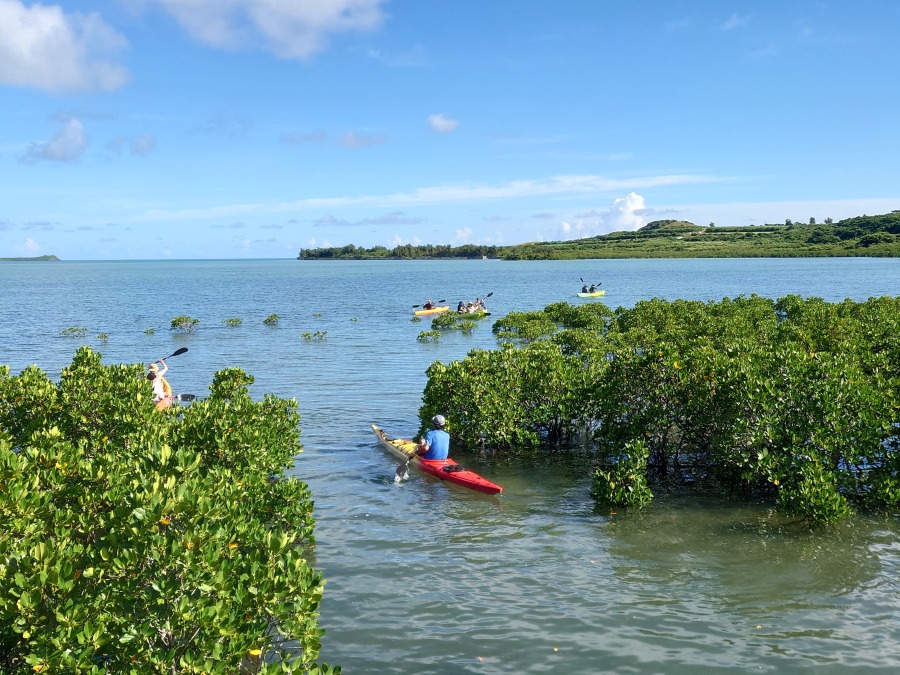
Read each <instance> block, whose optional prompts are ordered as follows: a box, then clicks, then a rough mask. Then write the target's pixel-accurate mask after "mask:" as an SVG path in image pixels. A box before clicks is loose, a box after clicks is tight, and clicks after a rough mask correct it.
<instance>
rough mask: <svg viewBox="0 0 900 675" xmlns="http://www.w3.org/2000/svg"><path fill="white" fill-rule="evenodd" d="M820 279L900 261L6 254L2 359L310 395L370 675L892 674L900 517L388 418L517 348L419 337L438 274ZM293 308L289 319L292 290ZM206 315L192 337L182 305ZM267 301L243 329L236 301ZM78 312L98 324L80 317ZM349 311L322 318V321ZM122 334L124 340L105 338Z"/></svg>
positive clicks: (748, 282)
mask: <svg viewBox="0 0 900 675" xmlns="http://www.w3.org/2000/svg"><path fill="white" fill-rule="evenodd" d="M581 278H583V279H584V280H585V281H586V282H588V283H596V282H602V287H603V288H605V289H606V290H607V296H606V297H605V298H602V299H601V300H602V301H603V302H605V303H606V304H607V305H609V306H611V307H616V306H619V305H622V306H631V305H633V304H634V303H635V302H637V301H638V300H641V299H645V298H650V297H664V298H669V299H675V298H691V299H702V300H718V299H721V298H723V297H726V296H727V297H735V296H737V295H740V294H745V295H749V294H751V293H756V294H759V295H764V296H768V297H780V296H783V295H786V294H790V293H794V294H799V295H803V296H817V297H822V298H825V299H826V300H831V301H837V300H843V299H844V298H846V297H849V298H852V299H855V300H864V299H866V298H868V297H871V296H879V295H900V261H898V260H877V259H805V260H781V259H779V260H759V259H752V260H743V259H741V260H642V261H635V260H621V261H566V262H519V263H505V262H500V261H481V260H477V261H433V262H388V261H378V262H325V261H316V262H299V261H293V260H284V261H177V262H166V261H151V262H84V263H79V262H61V263H0V288H2V289H3V293H2V296H0V363H5V364H9V365H10V366H11V368H12V370H13V372H19V371H20V370H21V369H22V368H24V367H25V366H27V365H29V364H31V363H37V364H38V365H40V366H41V367H42V368H43V369H44V370H45V371H47V373H48V374H49V375H50V376H51V377H54V378H56V377H58V376H59V371H60V369H61V368H62V367H64V366H65V365H67V364H68V363H69V362H70V361H71V356H72V353H73V352H74V350H75V349H76V348H77V346H78V345H80V344H82V343H89V344H92V345H93V346H94V347H95V349H97V350H98V351H100V352H101V353H102V354H103V356H104V360H105V361H106V362H110V363H112V362H129V363H130V362H141V361H144V362H149V361H151V360H153V359H156V358H159V357H161V356H165V355H167V354H170V353H172V352H174V351H175V349H177V348H179V347H182V346H186V347H188V349H189V351H188V352H187V353H186V354H183V355H181V356H178V357H174V358H173V359H171V361H170V362H169V365H170V371H169V376H168V379H169V380H170V381H171V383H172V385H173V388H174V389H175V391H176V392H180V393H194V394H198V395H203V394H204V393H205V392H206V389H207V387H208V385H209V382H210V381H211V378H212V374H213V373H214V372H215V371H216V370H219V369H220V368H223V367H226V366H240V367H242V368H244V369H245V370H247V371H248V372H250V373H251V374H253V375H254V376H255V378H256V384H254V386H253V387H252V392H253V393H254V395H255V396H261V395H262V394H263V393H266V392H272V393H275V394H278V395H280V396H288V397H296V398H297V399H298V400H299V402H300V410H301V414H302V416H303V419H302V436H303V443H304V446H305V451H304V453H303V454H301V455H300V456H299V457H298V460H297V463H296V472H297V474H298V475H300V476H301V477H302V478H303V479H304V480H306V481H308V482H309V484H310V486H311V487H312V490H313V493H314V496H315V500H316V517H317V539H318V546H317V548H316V560H315V564H316V565H317V567H319V568H320V569H322V570H323V571H324V574H325V576H326V578H327V580H328V581H327V585H326V592H325V599H324V601H323V605H322V616H321V623H322V626H323V627H324V628H325V629H327V631H328V633H327V635H326V636H325V638H324V642H323V649H322V658H323V659H324V660H327V661H328V662H331V663H335V664H340V665H342V666H343V667H344V672H346V673H549V672H553V673H569V672H572V673H575V672H577V673H600V672H615V673H697V672H708V673H722V672H725V673H729V672H733V673H743V672H764V673H765V672H772V673H774V672H778V673H784V672H801V671H802V672H811V671H812V672H816V673H819V672H826V673H832V672H833V673H838V672H845V671H847V670H853V671H855V672H873V673H874V672H888V671H891V670H896V669H897V668H900V621H898V612H900V593H898V590H900V582H898V578H900V577H898V573H900V564H898V557H900V556H898V554H900V522H898V519H896V518H894V519H877V518H860V519H856V520H854V521H853V522H851V523H846V524H844V525H841V526H840V527H838V528H836V529H834V530H833V531H829V532H809V531H807V530H805V529H804V528H801V527H796V526H795V525H791V524H790V523H786V522H784V521H783V520H782V519H780V518H779V517H778V516H777V515H776V514H774V513H771V512H770V511H768V510H766V509H761V508H758V507H736V506H726V505H722V504H716V503H703V502H698V501H676V502H660V503H656V504H655V505H654V506H653V507H652V508H650V509H648V510H646V511H645V512H642V513H635V514H626V513H619V514H610V513H608V512H604V511H598V510H596V509H595V508H594V505H593V502H592V501H591V499H590V496H589V488H590V485H589V478H588V475H587V473H588V472H587V471H586V468H585V466H584V465H583V464H582V463H581V462H579V461H577V460H575V459H565V460H563V459H560V458H553V457H545V458H535V459H531V460H527V461H509V460H505V459H503V458H496V457H485V456H480V455H479V454H478V453H477V452H469V451H466V450H465V449H455V450H454V456H455V457H456V458H457V459H461V460H462V461H463V462H464V463H465V464H466V465H468V466H470V467H471V468H474V469H476V470H478V471H480V472H482V473H484V474H485V475H486V476H488V477H489V478H491V479H492V480H494V481H495V482H498V483H500V484H501V485H503V486H504V494H503V495H502V497H500V498H491V497H485V496H482V495H479V494H476V493H470V492H467V491H464V490H462V489H457V488H449V487H447V486H446V485H445V484H442V483H436V482H433V481H432V480H430V479H427V478H425V477H423V476H421V475H418V474H415V473H413V475H412V477H411V478H410V480H409V481H407V482H405V483H403V484H400V485H397V484H395V483H394V482H393V476H394V470H395V468H396V461H395V460H394V459H392V458H391V457H390V456H388V455H387V454H386V453H384V452H383V451H381V450H380V449H379V448H378V446H377V444H376V443H375V440H374V437H373V435H372V432H371V429H370V427H369V424H370V423H371V422H376V423H378V424H379V425H380V426H382V427H384V428H385V429H386V430H388V431H389V432H390V433H393V434H397V435H409V434H412V433H413V432H414V431H415V428H416V424H417V423H416V412H417V409H418V406H419V402H420V398H421V392H422V388H423V387H424V384H425V374H424V371H425V369H426V368H427V367H428V365H429V364H430V363H431V362H432V361H434V360H436V359H441V360H443V361H449V360H452V359H458V358H461V357H463V356H465V354H466V352H467V351H468V350H469V349H471V348H473V347H481V348H491V347H493V346H495V342H494V340H493V337H492V335H491V333H490V323H489V322H487V321H485V322H481V323H480V324H479V326H478V328H477V329H476V330H475V332H474V333H473V334H472V335H471V336H468V337H467V336H464V335H461V334H451V335H447V336H445V337H443V338H441V340H440V341H439V342H438V343H437V344H421V343H418V342H417V341H416V336H417V335H418V333H419V331H421V330H426V329H427V328H428V327H429V321H428V320H425V321H423V322H421V323H412V322H411V321H410V317H411V312H412V309H413V308H412V305H414V304H421V303H422V302H424V300H425V299H426V298H428V297H430V298H432V299H434V300H440V299H444V300H446V301H447V302H448V303H452V304H454V305H455V303H456V302H457V301H459V300H460V299H466V300H468V299H474V297H475V296H479V295H480V296H482V297H484V296H485V295H486V294H487V293H489V292H493V296H492V297H491V298H490V299H489V301H488V306H489V309H490V310H491V311H492V312H493V317H492V318H496V317H498V316H502V315H503V314H505V313H506V312H508V311H512V310H529V309H537V308H541V307H543V306H545V305H546V304H549V303H550V302H555V301H558V300H568V301H570V302H573V303H584V302H596V300H580V299H578V298H576V297H575V293H576V292H577V291H578V290H580V288H581V285H582V282H581V281H580V279H581ZM272 313H277V314H279V315H280V316H281V317H282V318H281V320H280V321H279V324H278V325H277V326H274V327H269V326H265V325H263V323H262V321H263V319H265V318H266V317H267V316H268V315H269V314H272ZM180 314H187V315H190V316H193V317H195V318H198V319H200V322H201V323H200V325H199V330H198V332H197V333H196V334H194V335H188V336H183V335H176V334H173V333H172V332H171V331H170V330H169V329H168V328H169V322H170V320H171V319H172V317H174V316H176V315H180ZM230 317H238V318H241V319H242V321H243V324H242V325H241V326H240V327H237V328H227V327H225V326H224V325H223V324H222V321H223V320H225V319H228V318H230ZM71 326H80V327H84V328H86V329H87V333H86V335H85V337H84V338H83V339H77V338H69V337H61V336H60V335H59V333H60V331H62V330H64V329H65V328H68V327H71ZM148 328H155V329H156V330H155V332H154V333H153V334H146V333H145V332H144V331H145V330H146V329H148ZM315 331H320V332H324V333H325V334H326V335H325V338H324V339H323V340H321V341H307V340H304V339H303V338H302V333H304V332H308V333H312V332H315ZM100 333H107V334H108V335H109V337H108V339H107V340H105V341H103V340H100V339H98V338H96V336H97V335H98V334H100Z"/></svg>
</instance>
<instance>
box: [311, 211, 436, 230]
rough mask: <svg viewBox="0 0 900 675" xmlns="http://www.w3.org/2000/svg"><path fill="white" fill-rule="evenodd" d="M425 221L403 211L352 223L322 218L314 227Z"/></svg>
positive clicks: (417, 222) (333, 218)
mask: <svg viewBox="0 0 900 675" xmlns="http://www.w3.org/2000/svg"><path fill="white" fill-rule="evenodd" d="M425 221H426V219H425V218H419V217H418V216H407V215H406V214H405V213H403V212H402V211H393V212H391V213H385V214H384V215H381V216H375V217H372V218H361V219H359V220H352V221H351V220H344V219H342V218H337V217H335V216H331V215H328V216H322V217H321V218H318V219H317V220H316V221H315V222H314V225H318V226H339V227H345V226H360V225H421V224H422V223H424V222H425Z"/></svg>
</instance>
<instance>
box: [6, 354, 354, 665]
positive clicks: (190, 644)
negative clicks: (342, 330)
mask: <svg viewBox="0 0 900 675" xmlns="http://www.w3.org/2000/svg"><path fill="white" fill-rule="evenodd" d="M252 381H253V378H252V377H251V376H249V375H247V374H246V373H244V372H243V371H242V370H240V369H237V368H231V369H225V370H222V371H219V372H218V373H216V375H215V377H214V380H213V383H212V384H211V386H210V394H209V397H208V398H207V399H205V400H203V401H197V402H195V403H194V404H192V405H191V406H189V407H178V406H176V407H175V408H172V409H169V410H168V411H164V412H161V411H158V410H157V409H156V406H155V405H154V403H153V400H152V390H151V387H150V383H149V382H148V380H146V378H144V377H143V366H142V365H141V364H134V365H117V366H104V365H102V364H101V362H100V355H99V354H97V353H95V352H93V351H92V350H91V349H90V348H89V347H81V348H80V349H79V350H78V351H77V352H76V354H75V356H74V358H73V361H72V364H71V365H70V366H68V367H66V368H64V369H63V372H62V376H61V379H60V381H59V383H53V382H52V381H50V380H49V379H48V378H47V376H46V375H45V374H44V373H43V372H42V371H41V370H40V369H39V368H37V367H36V366H30V367H28V368H26V369H25V370H23V371H22V373H21V374H20V375H18V376H10V374H9V367H8V366H0V485H2V487H0V520H2V523H3V527H2V528H0V671H2V672H3V673H29V674H33V673H35V672H38V673H44V672H46V673H134V674H139V673H140V674H143V673H159V674H160V675H161V674H163V673H167V674H168V673H197V674H199V673H220V674H222V675H233V674H236V673H276V672H277V673H282V672H304V673H307V672H309V673H322V674H324V673H337V672H340V669H339V668H332V667H329V666H326V665H317V664H316V659H317V657H318V653H319V648H320V638H321V635H322V633H323V631H322V630H321V629H319V627H318V608H319V603H320V601H321V598H322V591H323V585H324V580H323V579H322V577H321V575H320V574H319V573H318V572H316V571H315V570H314V569H313V568H312V567H311V566H310V565H309V564H308V563H307V559H308V558H309V557H310V552H311V548H312V547H313V545H314V544H315V538H314V536H313V525H314V520H313V502H312V499H311V495H310V491H309V489H308V487H307V486H306V484H305V483H303V482H302V481H300V480H299V479H297V478H294V477H290V476H286V475H284V470H285V469H286V468H290V467H293V462H294V457H295V456H296V455H297V453H299V452H302V446H301V445H300V441H299V433H300V431H299V414H298V412H297V403H296V401H294V400H286V399H279V398H277V397H274V396H272V395H266V397H265V398H264V399H263V400H262V401H254V400H252V399H251V397H250V395H249V392H248V390H247V387H248V385H249V384H251V383H252Z"/></svg>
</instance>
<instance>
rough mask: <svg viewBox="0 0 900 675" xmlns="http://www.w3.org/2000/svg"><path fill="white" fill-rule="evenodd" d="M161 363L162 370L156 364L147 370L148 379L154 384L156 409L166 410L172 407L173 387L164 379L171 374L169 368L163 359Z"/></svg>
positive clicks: (152, 364)
mask: <svg viewBox="0 0 900 675" xmlns="http://www.w3.org/2000/svg"><path fill="white" fill-rule="evenodd" d="M159 363H161V364H162V370H160V368H159V366H157V365H156V363H151V364H150V366H149V367H148V368H147V370H148V372H147V379H148V380H150V382H151V383H152V384H153V400H154V402H155V403H156V409H157V410H165V409H166V408H168V407H170V406H171V405H172V387H171V386H170V385H169V381H168V380H166V378H165V377H163V376H164V375H165V374H166V373H167V372H169V366H167V365H166V362H165V361H163V360H162V359H160V360H159Z"/></svg>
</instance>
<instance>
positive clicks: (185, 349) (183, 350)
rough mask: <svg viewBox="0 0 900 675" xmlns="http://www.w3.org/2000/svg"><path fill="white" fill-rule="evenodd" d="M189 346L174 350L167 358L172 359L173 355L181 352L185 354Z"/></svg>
mask: <svg viewBox="0 0 900 675" xmlns="http://www.w3.org/2000/svg"><path fill="white" fill-rule="evenodd" d="M187 349H188V348H187V347H182V348H181V349H176V350H175V351H174V352H172V353H171V354H169V355H168V356H167V357H166V358H167V359H171V358H172V357H173V356H178V355H179V354H184V353H185V352H186V351H187Z"/></svg>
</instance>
